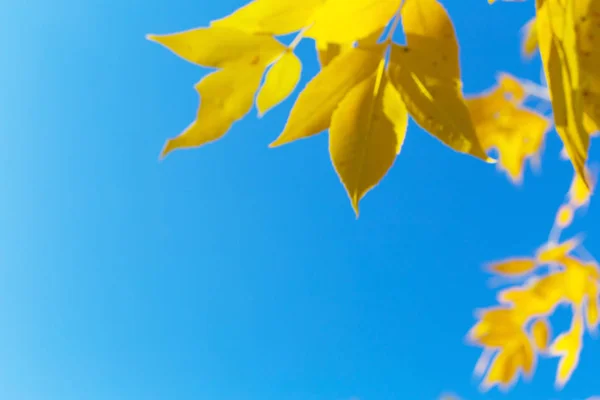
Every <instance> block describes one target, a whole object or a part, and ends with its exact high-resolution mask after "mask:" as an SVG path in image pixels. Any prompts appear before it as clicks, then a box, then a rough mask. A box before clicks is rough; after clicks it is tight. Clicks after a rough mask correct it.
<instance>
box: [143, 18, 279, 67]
mask: <svg viewBox="0 0 600 400" xmlns="http://www.w3.org/2000/svg"><path fill="white" fill-rule="evenodd" d="M147 38H148V39H149V40H152V41H154V42H157V43H160V44H161V45H163V46H164V47H166V48H167V49H169V50H171V51H172V52H173V53H175V54H176V55H178V56H179V57H181V58H183V59H184V60H186V61H189V62H191V63H194V64H198V65H201V66H203V67H213V68H223V67H225V66H227V65H239V64H242V63H247V64H252V65H265V66H266V65H267V64H269V63H271V62H272V61H273V60H275V59H276V58H277V57H278V56H279V55H280V54H281V53H282V52H283V51H285V46H284V45H283V44H281V43H280V42H278V41H277V40H276V39H274V38H273V37H271V36H264V35H261V36H259V35H252V34H249V33H246V32H242V31H239V30H237V29H231V28H224V27H210V28H197V29H190V30H187V31H182V32H177V33H171V34H167V35H147Z"/></svg>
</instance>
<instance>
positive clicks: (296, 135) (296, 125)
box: [270, 45, 385, 147]
mask: <svg viewBox="0 0 600 400" xmlns="http://www.w3.org/2000/svg"><path fill="white" fill-rule="evenodd" d="M384 50H385V46H383V45H381V46H378V47H376V48H373V49H368V50H365V49H360V48H352V49H350V50H348V51H347V52H345V53H343V54H341V55H340V56H338V57H336V58H335V59H334V60H333V61H332V62H331V63H330V64H329V65H327V67H325V68H323V69H322V70H321V71H320V72H319V73H318V74H317V75H316V76H315V77H314V78H313V79H312V80H311V81H310V82H309V83H308V84H307V85H306V87H305V88H304V89H303V90H302V92H300V94H299V95H298V98H297V99H296V103H295V104H294V106H293V107H292V111H291V112H290V116H289V118H288V121H287V123H286V126H285V128H284V130H283V132H282V133H281V135H279V137H278V138H277V140H275V141H274V142H273V143H271V145H270V147H276V146H281V145H283V144H286V143H290V142H293V141H295V140H298V139H303V138H307V137H310V136H313V135H316V134H317V133H320V132H322V131H324V130H326V129H328V128H329V125H330V122H331V116H332V115H333V112H334V111H335V109H336V108H337V106H338V105H339V103H340V102H341V101H342V99H343V98H344V97H345V96H346V95H347V94H348V92H349V91H350V90H351V89H352V88H353V87H354V86H356V85H357V84H358V83H359V82H361V81H362V80H364V79H366V78H367V77H369V76H370V75H371V74H373V72H374V71H375V69H376V68H377V66H378V65H379V62H380V61H381V59H382V57H383V52H384Z"/></svg>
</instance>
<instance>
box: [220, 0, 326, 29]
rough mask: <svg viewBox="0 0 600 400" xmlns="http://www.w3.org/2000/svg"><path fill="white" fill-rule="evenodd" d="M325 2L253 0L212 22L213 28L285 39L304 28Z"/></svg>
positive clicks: (322, 0) (314, 0) (317, 0)
mask: <svg viewBox="0 0 600 400" xmlns="http://www.w3.org/2000/svg"><path fill="white" fill-rule="evenodd" d="M324 3H325V0H302V1H281V0H254V1H252V2H250V3H249V4H247V5H245V6H243V7H241V8H239V9H237V10H236V11H234V12H233V13H231V14H230V15H228V16H226V17H224V18H221V19H219V20H216V21H212V22H211V25H212V26H214V27H224V28H235V29H239V30H242V31H245V32H249V33H256V34H261V35H264V34H267V35H287V34H289V33H292V32H296V31H299V30H301V29H302V28H304V27H305V26H308V25H310V24H311V23H312V21H313V19H314V14H315V12H316V11H317V10H318V9H319V8H320V7H321V6H322V5H323V4H324Z"/></svg>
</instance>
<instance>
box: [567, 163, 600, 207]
mask: <svg viewBox="0 0 600 400" xmlns="http://www.w3.org/2000/svg"><path fill="white" fill-rule="evenodd" d="M585 174H586V176H587V181H588V182H589V183H590V184H591V186H590V187H588V186H587V185H586V184H585V182H584V181H583V179H581V177H580V176H579V174H577V173H575V174H574V175H573V181H572V182H571V187H570V188H569V195H568V196H569V204H571V205H572V206H573V207H576V208H579V207H583V206H585V205H586V204H588V203H589V201H590V196H591V194H592V191H591V190H592V189H593V188H594V185H595V180H596V178H595V176H592V174H591V173H590V171H589V169H587V168H586V169H585Z"/></svg>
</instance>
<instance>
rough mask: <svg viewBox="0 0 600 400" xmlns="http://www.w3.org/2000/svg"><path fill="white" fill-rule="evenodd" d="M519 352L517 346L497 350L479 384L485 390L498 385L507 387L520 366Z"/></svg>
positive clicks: (514, 377) (513, 379)
mask: <svg viewBox="0 0 600 400" xmlns="http://www.w3.org/2000/svg"><path fill="white" fill-rule="evenodd" d="M520 361H521V360H520V354H519V352H518V347H517V348H514V347H513V348H504V349H502V350H500V351H499V352H498V354H497V355H496V357H494V360H493V361H492V364H491V365H490V369H489V370H488V373H487V375H486V376H485V378H484V380H483V383H482V385H481V388H482V390H484V391H486V390H489V389H491V388H492V387H494V386H496V385H498V386H499V387H500V388H502V389H503V390H507V389H509V388H510V387H511V386H512V385H513V384H514V382H515V381H516V379H517V377H518V372H519V367H521V366H522V365H521V362H520Z"/></svg>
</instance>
